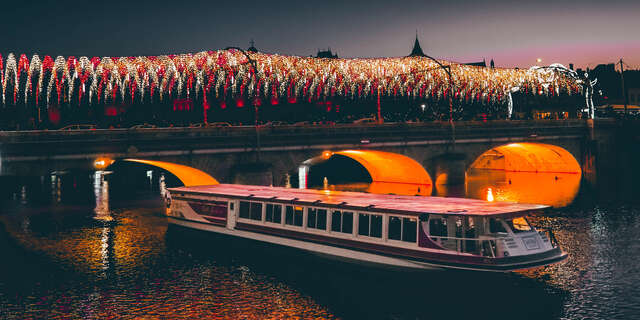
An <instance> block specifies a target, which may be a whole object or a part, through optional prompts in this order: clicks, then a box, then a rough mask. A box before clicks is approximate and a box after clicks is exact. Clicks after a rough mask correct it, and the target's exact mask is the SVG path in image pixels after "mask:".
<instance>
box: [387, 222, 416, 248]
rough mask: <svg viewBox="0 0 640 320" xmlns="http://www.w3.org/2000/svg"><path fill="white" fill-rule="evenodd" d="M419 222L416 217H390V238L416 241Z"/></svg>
mask: <svg viewBox="0 0 640 320" xmlns="http://www.w3.org/2000/svg"><path fill="white" fill-rule="evenodd" d="M417 228H418V224H417V222H416V219H413V218H401V217H394V216H390V217H389V239H391V240H401V241H405V242H416V236H417Z"/></svg>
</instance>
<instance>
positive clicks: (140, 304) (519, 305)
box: [0, 171, 640, 319]
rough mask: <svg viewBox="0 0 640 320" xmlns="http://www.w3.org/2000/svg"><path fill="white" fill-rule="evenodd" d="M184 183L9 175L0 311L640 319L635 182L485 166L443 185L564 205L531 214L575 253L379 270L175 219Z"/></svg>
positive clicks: (141, 176)
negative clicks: (522, 261) (171, 220)
mask: <svg viewBox="0 0 640 320" xmlns="http://www.w3.org/2000/svg"><path fill="white" fill-rule="evenodd" d="M175 183H176V182H175V181H173V178H171V177H167V178H166V181H165V179H164V176H163V175H161V173H159V172H157V171H149V172H146V171H131V172H126V173H118V172H114V173H111V174H108V173H101V172H97V173H77V172H76V173H68V172H66V173H65V172H58V173H55V174H53V175H51V176H45V177H3V178H2V179H0V195H2V199H0V201H1V207H0V208H1V211H0V254H1V256H2V259H1V261H2V262H1V263H0V318H1V319H29V318H33V319H70V318H76V319H78V318H81V319H106V318H125V319H134V318H143V319H183V318H190V319H201V318H225V319H226V318H231V319H285V318H286V319H289V318H302V319H307V318H314V319H315V318H343V319H445V318H446V319H565V318H566V319H640V262H639V258H640V205H638V199H635V198H634V194H637V193H636V192H633V191H629V188H632V187H633V186H628V187H624V186H619V185H616V184H615V183H613V184H611V186H608V187H605V186H602V185H601V186H599V187H594V186H592V185H591V184H588V183H586V182H584V181H583V182H581V181H580V178H579V177H575V176H557V175H542V174H537V175H536V174H528V175H527V174H520V175H516V174H513V175H508V176H507V175H505V174H504V173H502V174H498V173H495V172H492V173H486V172H485V173H483V172H476V173H470V174H469V176H468V178H467V183H466V185H465V186H461V187H456V188H444V187H442V186H439V187H434V190H433V194H438V195H455V196H468V197H474V198H482V199H486V198H493V199H495V200H510V201H521V202H538V203H546V204H549V205H552V206H554V208H552V209H549V210H548V211H547V212H545V213H544V214H543V215H540V216H537V217H534V219H533V220H534V221H535V223H537V224H539V225H544V226H550V227H552V228H553V230H554V231H555V234H556V237H557V238H558V240H559V242H560V244H561V246H562V247H563V248H564V249H565V250H566V251H567V252H568V253H569V258H568V259H567V261H566V262H564V263H561V264H557V265H552V266H548V267H544V268H539V269H534V270H530V271H526V272H517V273H505V274H502V273H480V272H463V271H450V270H447V271H427V272H406V271H392V270H385V269H375V268H371V267H363V266H360V265H351V264H345V263H340V262H334V261H330V260H325V259H323V258H320V257H316V256H314V255H311V254H307V253H301V252H298V251H295V250H290V249H282V248H275V247H270V246H265V245H261V244H256V243H247V242H244V241H241V240H237V239H231V240H230V239H227V238H221V237H218V236H215V235H212V234H204V233H201V232H195V231H192V230H184V229H181V228H176V227H172V226H168V224H167V221H166V218H165V217H164V214H165V212H164V207H163V203H162V201H161V199H162V198H161V195H160V194H161V192H163V190H164V189H163V186H165V185H174V184H175ZM636 187H637V186H636ZM625 190H626V191H625Z"/></svg>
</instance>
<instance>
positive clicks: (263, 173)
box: [231, 162, 274, 186]
mask: <svg viewBox="0 0 640 320" xmlns="http://www.w3.org/2000/svg"><path fill="white" fill-rule="evenodd" d="M272 167H273V165H271V164H270V163H266V162H245V163H239V164H236V165H234V166H233V167H231V177H232V178H231V182H232V183H233V184H248V185H258V186H270V185H273V177H274V176H273V171H272V169H273V168H272Z"/></svg>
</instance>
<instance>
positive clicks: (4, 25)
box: [0, 1, 640, 69]
mask: <svg viewBox="0 0 640 320" xmlns="http://www.w3.org/2000/svg"><path fill="white" fill-rule="evenodd" d="M6 8H7V9H9V11H11V12H16V13H18V12H28V13H29V17H30V19H23V16H22V15H19V14H13V15H9V16H8V17H7V18H6V19H5V20H3V21H2V22H0V38H2V39H3V41H2V44H1V45H0V53H2V54H3V55H4V56H6V55H7V54H8V53H10V52H12V53H14V54H16V55H19V54H23V53H24V54H27V55H32V54H39V55H50V56H57V55H62V56H88V57H91V56H97V57H103V56H155V55H166V54H181V53H193V52H199V51H207V50H218V49H224V48H226V47H229V46H236V47H241V48H246V47H248V46H249V42H250V41H251V40H254V41H255V46H256V47H257V48H258V49H259V50H260V51H262V52H267V53H277V54H284V55H296V56H310V55H315V54H316V53H317V50H318V49H326V48H331V49H332V50H333V51H334V52H336V53H337V54H338V55H339V56H340V57H341V58H356V57H399V56H406V55H407V54H409V52H410V50H411V47H412V45H413V41H414V39H415V36H416V32H417V35H418V38H419V40H420V43H421V45H422V48H423V50H424V52H425V53H426V54H428V55H430V56H433V57H436V58H441V59H445V60H451V61H457V62H463V63H466V62H477V61H482V59H485V60H486V61H487V63H488V62H489V61H490V60H491V59H493V60H494V61H495V63H496V66H497V67H519V68H528V67H530V66H533V65H536V64H538V63H537V59H542V63H541V64H543V65H548V64H551V63H562V64H564V65H568V64H569V63H573V64H574V66H575V67H576V68H585V69H586V68H588V67H590V68H593V67H595V66H596V65H598V64H603V63H605V64H606V63H615V62H618V61H619V59H621V58H622V59H623V60H624V62H625V63H626V64H627V66H628V67H631V68H638V66H640V39H638V37H637V36H634V35H633V30H639V29H640V20H637V19H635V18H634V13H635V12H638V11H639V10H640V4H638V3H636V2H633V1H609V2H607V3H606V4H602V3H598V2H596V1H582V2H578V1H569V2H564V3H562V4H552V2H551V1H543V2H541V3H537V4H536V5H533V4H530V5H516V4H509V3H507V2H504V1H478V2H474V3H471V4H468V3H465V2H462V1H458V2H455V3H451V4H440V3H421V2H417V1H416V2H414V1H405V2H403V3H402V4H398V3H394V4H393V5H390V4H388V3H386V2H383V1H373V2H368V3H367V4H366V5H364V4H361V5H359V4H353V3H334V2H333V1H328V2H323V3H288V2H287V1H278V2H275V3H266V4H265V3H257V4H252V5H250V6H247V8H245V5H244V4H243V5H240V4H233V3H231V4H229V3H224V4H206V3H196V4H187V3H171V2H167V3H162V2H146V3H145V2H143V3H134V4H126V3H120V2H118V1H116V2H111V3H110V4H109V5H98V4H87V5H85V6H82V7H78V6H73V5H66V4H65V3H64V1H63V3H57V4H55V5H49V4H45V5H30V4H23V3H13V4H8V5H7V6H6ZM284 8H286V9H287V10H288V11H284V10H283V9H284ZM49 16H52V17H56V19H55V21H52V20H51V19H47V18H48V17H49ZM79 25H82V27H78V26H79Z"/></svg>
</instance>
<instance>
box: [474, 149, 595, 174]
mask: <svg viewBox="0 0 640 320" xmlns="http://www.w3.org/2000/svg"><path fill="white" fill-rule="evenodd" d="M471 168H472V169H488V170H503V171H509V172H548V173H572V174H580V173H582V170H581V168H580V164H579V163H578V161H576V159H575V158H574V157H573V155H571V153H570V152H569V151H567V150H565V149H564V148H561V147H558V146H554V145H550V144H543V143H530V142H523V143H510V144H507V145H503V146H499V147H495V148H492V149H490V150H488V151H486V152H485V153H483V154H482V155H480V156H479V157H478V158H477V159H476V160H475V161H474V162H473V163H472V164H471Z"/></svg>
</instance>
